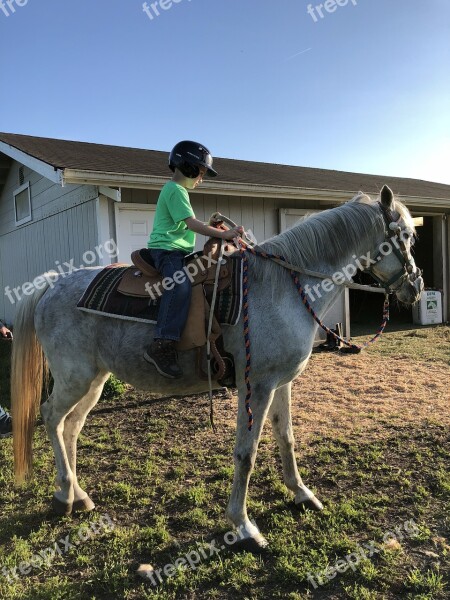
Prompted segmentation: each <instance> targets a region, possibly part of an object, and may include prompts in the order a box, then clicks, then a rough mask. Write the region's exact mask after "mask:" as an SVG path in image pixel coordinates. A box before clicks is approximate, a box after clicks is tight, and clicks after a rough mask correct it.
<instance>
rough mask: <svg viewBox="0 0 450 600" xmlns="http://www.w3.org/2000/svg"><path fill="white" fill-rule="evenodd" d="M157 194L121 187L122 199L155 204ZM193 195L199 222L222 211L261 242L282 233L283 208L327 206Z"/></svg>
mask: <svg viewBox="0 0 450 600" xmlns="http://www.w3.org/2000/svg"><path fill="white" fill-rule="evenodd" d="M158 196H159V191H157V190H135V189H123V190H122V202H131V203H137V204H156V202H157V201H158ZM190 197H191V202H192V207H193V209H194V212H195V215H196V217H197V218H198V219H200V221H207V220H208V219H209V217H210V216H211V214H212V213H214V212H220V213H222V214H223V215H225V216H227V217H229V218H230V219H231V220H232V221H234V222H235V223H237V224H238V225H243V226H244V227H245V228H246V229H251V230H252V232H253V234H254V235H255V237H256V239H257V240H258V242H262V241H264V240H267V239H268V238H270V237H272V236H274V235H277V234H278V233H279V232H280V228H279V216H278V215H279V210H280V209H282V208H309V209H311V210H312V209H318V208H321V209H323V208H324V207H323V206H321V205H320V204H319V202H314V201H311V200H291V199H289V200H286V199H280V198H254V197H249V196H224V195H218V194H202V193H200V192H195V193H192V194H191V195H190Z"/></svg>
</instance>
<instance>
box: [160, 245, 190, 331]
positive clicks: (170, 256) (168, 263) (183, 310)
mask: <svg viewBox="0 0 450 600" xmlns="http://www.w3.org/2000/svg"><path fill="white" fill-rule="evenodd" d="M150 252H151V257H152V260H153V262H154V264H155V268H156V269H157V270H158V271H159V272H160V273H161V275H162V276H163V277H170V278H171V279H172V277H173V275H174V273H176V272H177V271H183V267H184V258H185V256H187V255H186V253H185V252H181V251H179V250H157V249H153V248H152V249H151V250H150ZM180 280H181V277H180ZM168 287H169V288H172V289H165V290H164V293H163V295H162V298H161V304H160V306H159V312H158V322H157V325H156V330H155V336H154V337H155V339H162V340H175V341H177V342H178V340H179V339H180V338H181V334H182V333H183V329H184V326H185V325H186V321H187V317H188V312H189V305H190V303H191V294H192V285H191V282H190V281H189V279H188V277H187V276H186V277H185V280H184V281H182V282H181V283H175V282H173V281H172V282H171V283H170V284H169V285H168Z"/></svg>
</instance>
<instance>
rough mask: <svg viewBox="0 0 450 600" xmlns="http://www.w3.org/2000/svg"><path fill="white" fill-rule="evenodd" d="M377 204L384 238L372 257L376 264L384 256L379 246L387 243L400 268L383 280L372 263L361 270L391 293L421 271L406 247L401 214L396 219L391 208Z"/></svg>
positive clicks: (417, 276) (416, 277)
mask: <svg viewBox="0 0 450 600" xmlns="http://www.w3.org/2000/svg"><path fill="white" fill-rule="evenodd" d="M378 206H379V207H380V210H381V214H382V215H383V220H384V224H385V226H386V228H385V240H384V242H383V243H382V244H380V249H379V250H378V254H377V255H376V256H375V258H374V261H375V264H378V263H379V262H380V261H381V260H382V259H383V258H384V256H386V254H385V253H383V252H382V251H381V247H382V246H383V245H384V244H388V245H389V246H390V248H391V249H392V252H393V253H394V254H395V256H396V257H397V258H398V260H399V261H400V265H401V268H400V270H399V271H396V273H395V274H394V275H392V277H390V278H389V279H388V281H383V280H382V279H380V278H379V277H378V276H377V275H376V274H375V273H374V272H373V268H372V265H371V266H369V267H367V268H366V269H364V271H363V272H364V273H369V274H370V276H371V277H372V278H373V279H375V281H376V282H377V283H379V284H380V285H381V286H382V287H384V288H385V290H386V293H387V294H392V293H395V292H396V291H398V290H399V289H400V288H401V286H402V285H403V283H404V282H405V280H407V279H409V281H410V282H411V283H414V281H416V279H418V278H419V277H420V276H421V275H422V271H421V270H420V269H419V268H417V267H415V265H414V261H413V258H412V256H411V254H410V253H409V252H408V249H407V248H406V243H405V239H404V233H405V232H406V231H407V230H406V229H402V228H401V226H400V220H401V216H399V217H398V218H397V219H396V218H395V214H394V212H393V211H392V210H391V209H389V208H386V207H385V206H383V204H381V202H378ZM392 234H393V235H392ZM396 284H397V285H396ZM393 286H395V287H393Z"/></svg>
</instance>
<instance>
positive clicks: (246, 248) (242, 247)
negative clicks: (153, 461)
mask: <svg viewBox="0 0 450 600" xmlns="http://www.w3.org/2000/svg"><path fill="white" fill-rule="evenodd" d="M238 243H239V251H240V252H241V254H242V263H243V267H242V270H243V282H242V290H243V292H242V293H243V315H244V340H245V372H244V380H245V386H246V388H247V393H246V396H245V410H246V412H247V416H248V430H249V431H251V430H252V426H253V412H252V409H251V406H250V401H251V397H252V387H251V382H250V369H251V345H250V323H249V314H248V258H247V252H251V253H252V254H253V255H254V256H260V257H261V258H264V259H269V260H273V261H274V262H276V263H278V264H280V265H281V266H283V267H284V268H286V269H289V271H290V275H291V277H292V280H293V282H294V284H295V287H296V288H297V291H298V293H299V294H300V297H301V299H302V302H303V304H304V305H305V307H306V309H307V310H308V312H309V313H310V315H311V316H312V317H313V319H314V320H315V321H316V323H318V324H319V325H320V327H321V328H322V329H323V330H324V331H326V333H328V334H329V335H332V336H333V337H334V338H336V339H337V340H339V341H340V342H342V343H343V344H345V345H346V346H347V347H348V351H349V352H351V353H354V354H356V353H359V352H361V350H362V349H363V348H366V347H367V346H368V345H369V344H372V343H373V342H375V341H376V340H377V339H378V338H379V337H380V336H381V334H382V333H383V331H384V329H385V327H386V325H387V322H388V321H389V294H388V293H386V294H385V298H384V304H383V321H382V323H381V325H380V327H379V328H378V330H377V332H376V333H375V335H374V336H373V337H372V338H371V339H370V340H368V341H367V342H364V343H363V344H361V345H360V346H358V345H357V344H353V343H352V342H350V341H348V340H346V339H345V338H342V337H341V336H339V335H337V334H336V333H335V332H334V331H332V330H331V329H330V328H329V327H327V326H326V325H325V324H324V323H323V322H322V321H321V319H319V317H318V316H317V314H316V313H315V311H314V310H313V308H312V307H311V305H310V303H309V302H308V299H307V297H306V294H305V292H304V290H303V287H302V285H301V283H300V280H299V278H298V275H297V273H298V272H304V270H302V271H300V270H299V269H298V268H295V270H294V269H292V268H291V265H289V263H286V261H285V259H284V258H283V256H277V255H276V254H270V253H269V252H265V251H264V250H257V249H256V248H255V247H253V246H251V245H249V244H246V243H245V242H243V241H242V240H240V239H239V240H238ZM310 273H313V272H310ZM316 276H319V274H318V275H316ZM320 277H326V276H325V275H323V274H320Z"/></svg>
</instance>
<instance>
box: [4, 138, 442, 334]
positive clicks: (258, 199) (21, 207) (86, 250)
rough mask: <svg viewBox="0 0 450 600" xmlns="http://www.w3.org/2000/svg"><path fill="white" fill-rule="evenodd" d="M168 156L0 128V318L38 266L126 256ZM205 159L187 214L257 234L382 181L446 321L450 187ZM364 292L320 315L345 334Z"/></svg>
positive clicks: (147, 216)
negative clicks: (409, 221)
mask: <svg viewBox="0 0 450 600" xmlns="http://www.w3.org/2000/svg"><path fill="white" fill-rule="evenodd" d="M167 157H168V153H167V152H159V151H155V150H141V149H135V148H123V147H118V146H107V145H100V144H90V143H84V142H75V141H65V140H56V139H49V138H39V137H31V136H25V135H17V134H8V133H0V286H1V288H2V290H3V293H2V294H0V318H1V319H2V320H4V321H6V322H7V323H9V324H11V323H13V322H14V315H15V310H16V307H17V302H18V297H19V296H21V295H23V294H24V293H26V292H27V290H28V289H29V287H27V282H32V281H33V279H34V278H35V277H36V276H37V275H39V274H40V273H42V272H44V271H47V270H50V269H59V268H65V270H67V268H70V266H69V265H74V266H76V267H79V266H81V265H83V264H85V265H87V264H93V265H96V264H110V263H111V262H116V261H121V262H129V260H130V259H129V257H130V253H131V251H132V250H134V249H136V248H140V247H144V246H146V243H147V239H148V235H149V232H150V230H151V227H152V222H153V215H154V211H155V205H156V201H157V198H158V194H159V190H160V189H161V187H162V185H163V184H164V183H165V182H166V181H167V180H168V178H169V177H170V175H171V174H170V171H169V169H168V166H167ZM214 166H215V168H217V170H218V172H219V177H218V178H216V179H214V180H205V181H204V183H203V184H202V186H201V187H200V188H199V190H198V191H195V192H193V193H192V195H191V199H192V204H193V208H194V211H195V213H196V216H197V218H199V219H201V220H207V219H208V218H209V216H210V215H211V213H213V212H216V211H220V212H222V213H223V214H225V215H228V216H229V217H230V218H231V219H232V220H233V221H235V222H236V223H238V224H242V225H244V227H245V228H246V229H251V230H252V232H253V234H254V235H255V237H256V239H257V240H258V241H263V240H264V239H267V238H269V237H271V236H273V235H275V234H277V233H279V232H280V231H282V230H283V229H284V228H286V227H289V226H290V225H292V224H293V223H294V222H295V221H296V220H297V219H298V218H299V217H300V216H301V215H303V214H305V213H309V212H312V211H319V210H324V209H326V208H330V207H333V206H337V205H339V204H340V203H342V202H345V201H347V200H349V199H350V198H351V197H352V196H353V195H354V194H355V193H356V192H358V191H359V190H363V191H364V192H366V193H368V194H369V195H377V194H378V192H379V190H380V189H381V187H382V186H383V184H388V185H389V186H390V187H391V188H392V189H393V191H394V193H395V194H398V195H399V196H400V198H401V200H402V201H403V202H405V203H406V205H407V206H408V207H409V209H410V210H411V212H412V213H413V215H414V216H415V217H422V218H423V225H422V226H421V227H420V228H419V233H420V236H419V242H418V244H417V245H416V262H417V264H418V265H419V266H420V267H422V268H423V269H424V278H425V284H426V286H427V287H430V288H433V289H440V290H442V291H443V298H444V306H443V311H444V320H447V318H448V311H449V309H450V302H449V293H448V292H449V289H448V288H449V280H450V273H449V268H450V267H449V265H450V256H449V252H450V250H449V242H448V239H449V235H450V231H449V220H448V215H449V214H450V186H448V185H443V184H438V183H432V182H426V181H419V180H414V179H403V178H396V177H384V176H376V175H363V174H357V173H345V172H340V171H331V170H324V169H311V168H304V167H295V166H287V165H277V164H266V163H258V162H248V161H241V160H231V159H225V158H218V159H216V160H215V162H214ZM198 238H199V244H202V243H203V242H204V239H203V238H202V236H198ZM109 240H113V242H114V243H116V244H117V247H118V250H119V254H118V257H111V255H110V254H108V252H106V251H105V243H106V242H108V241H109ZM108 248H112V246H111V243H110V245H109V246H107V248H106V249H108ZM64 263H66V265H65V266H64ZM63 266H64V267H63ZM364 293H365V292H353V291H352V292H350V294H348V292H347V293H346V294H345V297H344V298H343V300H342V302H341V303H338V305H337V306H335V307H334V308H333V309H332V311H330V314H328V315H327V318H326V319H325V322H326V323H327V324H330V325H333V326H334V324H335V323H336V322H337V321H341V322H343V323H344V324H345V330H346V333H347V334H348V333H349V312H350V308H349V307H350V305H352V306H358V302H359V304H362V301H361V300H358V294H364ZM352 295H353V296H354V299H353V302H350V299H351V297H352ZM364 303H367V299H366V300H364Z"/></svg>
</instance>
